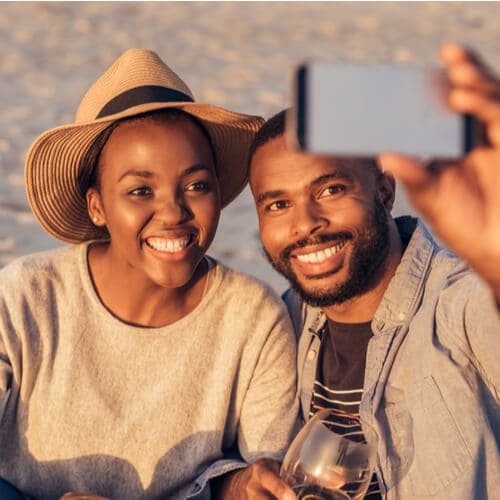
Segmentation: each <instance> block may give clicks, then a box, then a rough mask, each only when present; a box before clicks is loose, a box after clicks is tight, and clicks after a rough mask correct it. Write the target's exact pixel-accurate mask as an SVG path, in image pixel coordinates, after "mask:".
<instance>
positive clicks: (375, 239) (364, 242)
mask: <svg viewBox="0 0 500 500" xmlns="http://www.w3.org/2000/svg"><path fill="white" fill-rule="evenodd" d="M352 239H353V234H352V233H351V232H349V231H340V232H337V233H332V234H324V235H320V236H314V237H310V238H304V239H302V240H299V241H297V242H296V243H294V244H292V245H289V246H288V247H286V248H285V249H284V250H283V251H282V252H281V253H280V255H279V257H278V258H277V259H274V258H273V257H271V255H269V253H268V252H267V251H266V249H264V253H265V254H266V256H267V258H268V260H269V262H270V263H271V265H272V266H273V267H274V269H276V271H278V272H279V273H280V274H282V275H283V276H284V277H285V278H286V279H287V280H288V281H289V282H290V286H291V287H292V288H293V289H294V290H295V291H296V292H297V293H298V294H299V295H300V296H301V297H302V299H303V300H304V301H305V302H307V303H308V304H310V305H312V306H315V307H328V306H332V305H335V304H342V303H344V302H346V301H348V300H349V299H352V298H354V297H357V296H360V295H363V294H364V293H366V292H368V291H369V290H371V289H372V288H374V287H375V285H376V284H377V283H378V281H379V279H380V277H381V276H382V275H383V271H384V268H385V265H386V260H387V255H388V252H389V222H388V219H387V214H386V211H385V207H384V205H383V204H382V202H381V201H379V200H378V199H375V200H374V210H373V212H372V213H371V216H370V217H368V218H367V220H366V222H365V224H364V226H363V227H362V228H361V230H360V232H359V234H358V237H357V241H356V246H355V247H354V250H353V253H352V256H351V261H350V265H349V270H348V275H347V278H346V279H345V280H344V281H343V282H342V283H338V284H337V285H335V286H333V287H332V288H329V289H325V288H314V287H311V288H310V289H306V288H304V287H303V286H302V285H301V284H300V282H299V280H298V278H297V275H296V274H295V272H294V271H293V269H292V266H291V263H290V254H291V253H292V251H293V250H297V249H299V248H303V247H305V246H308V245H314V244H320V243H325V242H328V241H336V242H342V241H347V240H352ZM335 272H336V271H333V272H332V273H326V274H322V275H318V276H312V277H311V280H313V279H321V278H325V277H327V276H328V274H335Z"/></svg>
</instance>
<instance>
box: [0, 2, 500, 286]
mask: <svg viewBox="0 0 500 500" xmlns="http://www.w3.org/2000/svg"><path fill="white" fill-rule="evenodd" d="M499 34H500V3H496V2H487V3H482V2H467V3H455V2H436V3H434V2H422V3H420V2H415V3H414V2H394V3H384V2H366V3H365V2H345V3H341V2H339V3H337V2H115V3H112V2H109V3H108V2H71V3H66V2H37V3H34V2H0V102H1V105H0V175H1V182H0V266H2V265H5V264H6V263H8V262H9V261H11V260H12V259H14V258H16V257H18V256H20V255H24V254H27V253H32V252H35V251H40V250H45V249H48V248H53V247H55V246H58V245H60V243H59V242H57V241H56V240H54V239H53V238H52V237H50V236H49V235H47V234H45V233H44V231H43V230H42V229H41V227H40V226H39V225H38V223H37V221H36V220H35V219H34V217H33V216H32V215H31V212H30V208H29V205H28V203H27V201H26V197H25V191H24V175H23V171H24V158H25V154H26V151H27V149H28V147H29V145H30V144H31V142H32V141H33V139H34V138H35V137H36V136H37V135H38V134H39V133H41V132H42V131H44V130H46V129H48V128H51V127H54V126H56V125H60V124H63V123H69V122H71V121H72V120H73V113H74V111H75V110H76V107H77V105H78V103H79V101H80V99H81V97H82V95H83V94H84V92H85V91H86V89H87V88H88V86H89V85H90V84H91V83H92V82H93V81H94V80H95V79H96V78H97V77H98V76H99V75H100V74H101V73H102V72H103V71H104V70H105V69H106V68H107V67H108V66H109V65H110V64H111V63H112V62H113V61H114V60H115V59H116V58H117V57H118V56H119V55H120V54H121V53H122V52H123V51H124V50H126V49H127V48H130V47H145V48H150V49H153V50H155V51H156V52H158V54H159V55H160V57H162V58H163V59H164V60H165V61H166V62H167V63H168V64H169V65H170V66H171V67H172V68H173V69H174V70H175V71H176V72H177V73H178V74H179V75H180V76H181V77H182V78H183V79H184V80H185V81H186V82H187V83H188V85H189V86H190V87H191V89H192V90H193V92H194V94H195V97H196V98H197V100H198V101H210V102H213V103H215V104H218V105H222V106H227V107H230V108H232V109H234V110H236V111H241V112H247V113H255V114H260V115H262V116H264V117H267V118H268V117H270V116H271V115H273V114H274V113H275V112H277V111H279V110H280V109H282V108H284V107H287V106H288V105H289V103H290V89H289V76H290V71H291V67H292V65H293V64H295V63H296V62H298V61H301V60H303V59H308V58H317V59H323V60H352V61H359V62H387V61H403V62H418V63H436V62H437V49H438V47H439V46H440V44H441V43H442V42H443V41H451V40H452V41H460V42H463V43H466V44H468V45H470V46H472V47H474V48H476V49H478V50H479V51H481V53H482V54H483V55H484V56H485V57H486V58H487V60H488V61H489V62H490V63H491V65H492V66H493V67H496V68H498V70H500V46H499V38H500V37H499ZM409 212H411V209H410V208H409V207H408V205H407V203H406V201H405V198H404V196H402V195H401V194H400V196H399V198H398V201H397V206H396V209H395V213H396V214H401V213H409ZM209 253H211V254H212V255H214V256H216V257H218V258H220V259H221V260H223V261H224V262H226V263H227V264H229V265H232V266H234V267H236V268H238V269H240V270H243V271H246V272H248V273H251V274H254V275H255V276H257V277H258V278H260V279H263V280H266V281H267V282H270V283H271V284H272V285H273V286H274V287H275V288H276V289H277V290H278V291H282V290H283V289H284V287H285V283H284V281H283V280H282V279H281V278H280V277H278V275H277V274H276V273H275V272H274V271H273V270H272V269H271V268H270V266H268V264H267V262H266V261H265V259H264V257H263V256H262V251H261V247H260V241H259V238H258V227H257V222H256V217H255V213H254V208H253V204H252V199H251V196H250V194H249V191H248V189H247V190H245V192H244V193H243V194H242V195H241V196H240V197H239V198H238V199H237V200H236V201H235V202H234V203H233V204H232V205H230V206H229V207H228V208H227V209H226V210H225V211H224V213H223V217H222V221H221V225H220V227H219V232H218V236H217V238H216V240H215V242H214V243H213V245H212V247H211V250H210V252H209Z"/></svg>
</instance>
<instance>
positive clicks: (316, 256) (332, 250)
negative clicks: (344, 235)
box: [297, 242, 344, 264]
mask: <svg viewBox="0 0 500 500" xmlns="http://www.w3.org/2000/svg"><path fill="white" fill-rule="evenodd" d="M343 246H344V242H342V243H337V244H336V245H334V246H333V247H329V248H325V249H324V250H320V251H319V252H311V253H306V254H304V255H297V259H298V260H300V262H307V263H310V262H312V263H315V264H316V263H321V262H323V261H324V260H326V259H328V258H330V257H331V256H332V255H335V254H336V253H337V252H338V251H339V250H340V249H341V248H342V247H343Z"/></svg>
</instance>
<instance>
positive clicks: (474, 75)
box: [448, 62, 500, 97]
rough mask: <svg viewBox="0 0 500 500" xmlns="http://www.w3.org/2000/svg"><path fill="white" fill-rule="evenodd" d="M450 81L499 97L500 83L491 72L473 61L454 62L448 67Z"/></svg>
mask: <svg viewBox="0 0 500 500" xmlns="http://www.w3.org/2000/svg"><path fill="white" fill-rule="evenodd" d="M448 77H449V79H450V82H451V83H452V84H453V85H454V86H455V87H459V88H466V89H467V88H468V89H471V90H476V91H479V92H483V93H485V94H488V95H491V96H492V97H499V94H500V83H499V81H498V80H497V78H496V77H495V75H493V73H491V72H489V71H488V72H487V71H486V70H484V69H481V68H479V67H477V66H476V65H474V64H471V63H467V62H466V63H459V64H454V65H453V66H451V67H449V69H448Z"/></svg>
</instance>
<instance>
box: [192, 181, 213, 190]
mask: <svg viewBox="0 0 500 500" xmlns="http://www.w3.org/2000/svg"><path fill="white" fill-rule="evenodd" d="M186 191H198V192H202V193H203V192H207V191H210V184H209V183H208V182H206V181H197V182H192V183H191V184H189V185H188V186H187V187H186Z"/></svg>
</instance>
